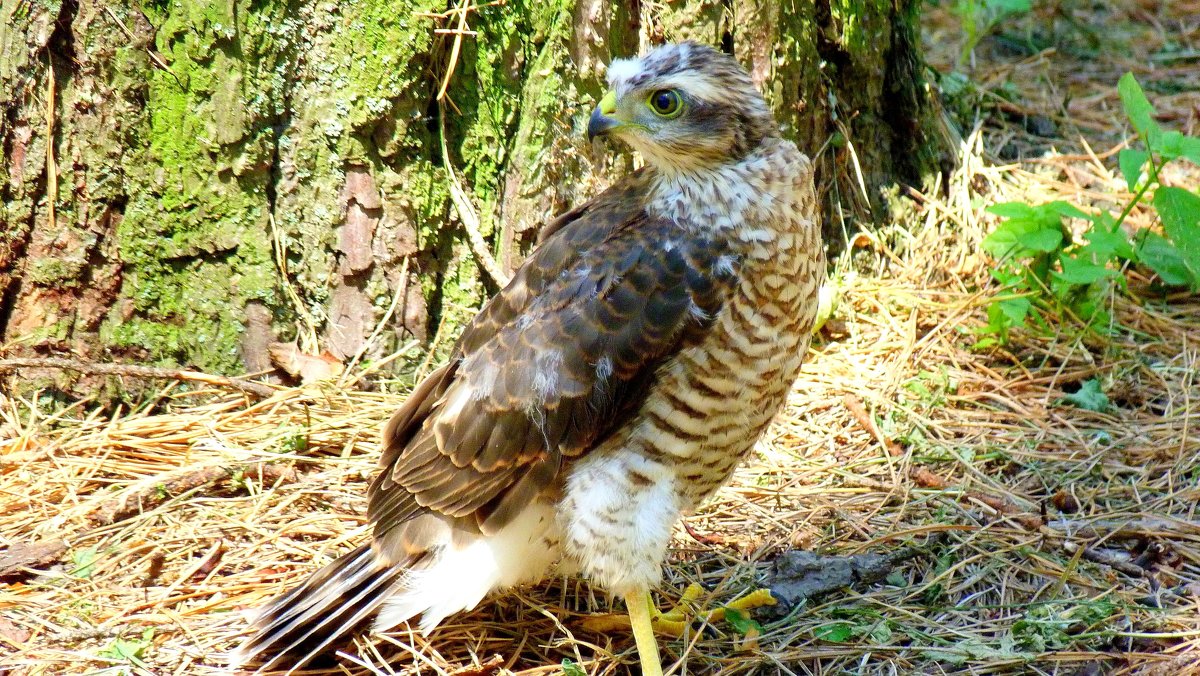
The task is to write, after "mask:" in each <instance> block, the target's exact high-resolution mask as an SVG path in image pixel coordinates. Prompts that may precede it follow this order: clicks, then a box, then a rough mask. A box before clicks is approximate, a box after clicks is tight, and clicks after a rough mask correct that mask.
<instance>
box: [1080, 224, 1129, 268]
mask: <svg viewBox="0 0 1200 676" xmlns="http://www.w3.org/2000/svg"><path fill="white" fill-rule="evenodd" d="M1087 239H1088V243H1087V245H1086V246H1084V247H1082V248H1081V249H1080V253H1081V254H1082V255H1085V256H1094V257H1095V260H1096V261H1097V262H1100V261H1104V262H1108V261H1111V260H1112V259H1113V257H1119V258H1126V259H1128V258H1133V247H1132V246H1131V245H1130V244H1129V236H1128V235H1126V234H1125V231H1124V230H1121V229H1120V228H1117V229H1116V230H1114V231H1112V232H1106V231H1104V230H1100V229H1094V230H1092V231H1090V232H1088V233H1087Z"/></svg>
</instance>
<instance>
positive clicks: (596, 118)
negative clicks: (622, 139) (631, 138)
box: [587, 107, 616, 143]
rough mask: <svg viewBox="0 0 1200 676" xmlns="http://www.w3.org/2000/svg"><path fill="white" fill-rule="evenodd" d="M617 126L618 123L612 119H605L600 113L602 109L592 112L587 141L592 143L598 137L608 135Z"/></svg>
mask: <svg viewBox="0 0 1200 676" xmlns="http://www.w3.org/2000/svg"><path fill="white" fill-rule="evenodd" d="M615 126H616V122H615V121H614V120H613V119H612V118H611V117H605V116H604V114H603V113H601V112H600V108H598V107H597V108H596V109H595V110H593V111H592V117H591V118H589V119H588V126H587V139H588V143H591V142H592V141H594V140H595V139H596V137H597V136H603V135H604V134H607V133H608V132H609V130H611V129H612V128H613V127H615Z"/></svg>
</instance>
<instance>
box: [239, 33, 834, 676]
mask: <svg viewBox="0 0 1200 676" xmlns="http://www.w3.org/2000/svg"><path fill="white" fill-rule="evenodd" d="M609 84H610V86H611V87H612V89H613V90H614V92H616V94H617V96H618V99H617V100H618V101H619V104H618V105H621V106H625V107H626V108H629V109H630V110H629V111H626V113H625V114H626V115H627V117H629V118H630V119H631V120H643V119H644V123H643V122H638V123H637V124H636V125H635V124H634V123H633V122H630V123H629V125H628V126H630V127H631V128H633V127H635V126H636V127H637V128H636V129H634V131H632V132H630V133H629V134H625V135H623V138H624V139H625V140H626V141H627V142H628V143H629V144H630V145H631V146H633V147H635V148H637V149H639V150H640V151H641V152H642V153H643V156H644V157H645V158H646V160H647V163H648V165H649V166H648V167H647V168H646V169H643V170H640V171H637V172H634V173H632V174H630V175H629V176H627V177H626V178H624V179H622V180H621V181H619V182H618V183H617V184H616V185H614V186H613V187H612V188H610V189H609V190H607V191H605V192H604V193H603V194H601V195H600V196H598V197H596V198H595V199H593V200H592V201H590V202H588V203H586V204H584V205H582V206H580V207H578V208H576V209H574V210H572V211H571V212H569V213H567V214H565V215H563V216H561V217H560V218H558V219H556V220H555V221H554V222H552V223H550V224H548V225H547V226H546V228H545V229H544V231H543V241H542V242H541V244H540V245H539V247H538V248H537V249H536V250H535V252H534V253H533V254H532V255H531V256H530V257H529V258H528V259H527V260H526V262H525V263H524V264H523V265H522V266H521V268H520V269H519V270H518V271H517V273H516V275H515V276H514V278H513V281H512V282H511V283H510V284H509V285H508V286H507V287H506V288H505V289H504V290H503V291H502V292H501V293H500V294H499V295H498V296H497V297H496V298H494V299H492V300H491V301H490V302H489V303H488V304H487V305H486V306H485V307H484V309H483V310H482V311H481V312H480V313H479V315H478V316H477V317H476V318H475V319H474V320H473V321H472V322H471V323H470V325H469V326H468V327H467V328H466V329H465V330H464V332H463V334H462V336H461V337H460V339H459V341H458V343H457V346H456V348H455V351H454V354H453V356H452V358H451V360H450V362H449V363H448V364H447V365H446V366H444V367H442V368H441V369H439V370H438V371H436V372H435V373H434V374H432V375H431V376H429V378H427V379H426V380H425V381H424V382H422V383H421V384H420V385H419V386H418V387H417V389H416V390H415V391H414V392H413V394H412V395H411V397H410V398H409V400H408V401H407V402H406V404H405V405H404V407H403V408H402V409H401V410H400V411H398V412H397V414H396V415H395V417H394V418H393V419H392V421H391V422H390V423H389V424H388V426H387V429H386V430H385V432H384V452H383V458H382V460H381V463H382V467H383V470H382V471H381V473H380V474H379V476H378V477H377V478H376V479H375V480H374V481H373V482H372V484H371V487H370V493H369V497H370V499H369V516H370V519H371V522H372V524H373V525H374V532H373V538H372V542H371V543H369V544H368V545H364V546H362V547H360V548H359V549H357V550H355V551H354V552H352V553H351V554H348V555H346V556H345V557H343V558H342V559H339V560H338V561H337V562H334V563H333V564H331V565H330V566H329V567H327V568H326V569H323V570H322V571H318V573H317V574H316V575H314V577H313V578H311V579H310V580H309V581H307V582H306V583H305V584H304V585H302V586H301V587H299V588H297V589H295V590H292V591H291V592H289V593H288V594H286V595H284V596H282V597H281V598H280V599H278V600H277V601H275V602H274V603H273V604H272V605H271V606H269V607H268V608H267V609H266V610H265V611H264V613H263V614H262V616H261V617H260V618H259V620H258V621H257V623H256V628H257V633H256V634H255V635H254V636H252V637H251V638H250V639H249V640H248V641H247V642H246V644H245V645H244V646H243V647H242V648H241V653H240V657H241V658H242V659H259V660H260V661H264V662H265V663H266V664H273V663H285V662H286V663H291V664H297V665H298V664H303V663H304V662H305V661H307V659H309V658H310V657H311V656H312V655H313V654H315V653H317V652H320V651H321V650H323V649H325V648H327V647H328V645H329V644H330V643H331V642H332V641H334V640H336V639H337V638H339V637H341V636H344V635H345V634H347V633H349V632H351V631H354V630H355V629H356V628H357V627H359V626H361V625H362V624H363V623H364V622H365V621H367V620H368V619H369V617H370V616H371V615H372V614H377V619H376V627H377V628H379V629H387V628H390V627H391V626H394V625H396V624H398V623H400V622H404V621H409V620H415V619H417V618H418V617H420V618H421V619H420V621H421V626H422V628H423V629H425V630H429V629H432V628H433V627H434V626H436V625H437V623H439V622H440V621H441V620H442V619H444V618H445V617H446V616H447V615H449V614H451V613H453V612H457V611H459V610H463V609H467V608H471V607H473V606H474V605H475V604H477V603H478V602H479V601H480V600H481V599H482V598H483V597H484V596H485V595H486V594H488V593H490V592H492V591H494V590H496V589H500V588H504V587H507V586H511V585H514V584H519V583H523V582H530V581H535V580H538V579H540V578H542V577H544V576H545V575H547V574H549V573H550V572H551V571H553V570H554V569H555V567H556V566H557V568H558V569H559V570H571V571H579V572H581V573H582V574H584V575H586V576H588V577H589V578H591V579H592V580H594V581H595V582H596V583H598V584H599V585H601V586H603V587H605V588H607V589H608V590H609V591H611V592H614V593H627V592H630V591H633V590H636V589H643V588H646V587H648V586H653V585H654V584H656V583H657V582H658V581H659V579H660V576H661V566H662V561H663V558H664V557H665V555H666V548H667V545H668V542H669V539H670V534H671V530H672V527H673V525H674V523H675V522H676V521H677V520H678V518H679V517H680V515H681V514H684V513H686V512H689V511H691V510H693V509H695V508H696V507H697V506H698V505H700V503H701V502H702V501H703V500H704V499H705V498H707V497H708V496H709V495H711V494H712V493H713V492H714V491H715V490H717V488H719V487H720V486H721V485H722V484H723V483H724V482H725V481H726V480H728V478H729V476H730V474H731V473H732V471H733V469H734V468H735V467H736V466H737V464H738V463H739V462H740V461H741V460H742V459H743V458H744V457H745V456H746V455H747V453H748V452H749V451H750V449H751V448H752V447H753V445H754V443H755V442H756V441H757V439H758V438H759V436H760V435H761V434H762V432H763V431H764V430H765V429H766V426H767V425H768V424H769V422H770V420H771V419H772V417H773V416H774V415H775V414H776V412H777V411H778V410H779V408H780V407H781V406H782V404H783V402H784V399H785V397H786V395H787V392H788V390H789V389H790V387H791V385H792V383H793V381H794V380H795V378H796V375H797V373H798V372H799V367H800V364H801V361H802V358H803V355H804V352H805V351H806V350H807V348H808V338H809V334H810V331H811V327H812V324H813V321H814V318H815V313H816V307H817V290H818V287H819V286H820V283H821V280H822V276H823V274H824V269H825V265H824V254H823V247H822V243H821V241H820V226H819V224H818V223H817V222H816V213H815V212H816V204H815V194H814V189H813V177H812V167H811V164H810V163H809V161H808V159H807V158H806V157H805V156H804V155H803V154H802V153H800V151H799V150H797V148H796V147H795V145H793V144H792V143H791V142H790V141H787V140H784V139H782V138H781V137H780V136H779V134H778V132H777V130H776V128H775V124H774V121H773V120H772V119H771V116H770V113H769V111H768V109H767V107H766V104H765V103H764V102H763V101H762V98H761V96H760V95H759V94H758V92H757V91H755V89H754V87H753V85H752V84H751V82H750V79H749V77H748V76H747V75H746V73H745V72H744V71H743V70H742V69H741V68H740V67H738V66H737V64H736V63H735V62H734V61H733V60H732V59H731V58H729V57H727V56H725V55H721V54H719V53H717V52H715V51H713V50H711V49H709V48H706V47H701V46H699V45H695V44H691V43H686V44H683V45H669V46H665V47H662V48H659V49H657V50H655V51H653V52H651V53H650V54H648V55H646V56H644V57H642V58H641V59H639V60H629V61H621V62H615V63H614V64H613V66H612V67H611V68H610V74H609ZM664 87H670V88H672V90H673V91H679V92H680V93H681V96H683V101H684V103H685V104H686V105H687V109H686V110H684V112H683V113H682V114H681V115H679V117H678V120H679V121H677V122H676V121H674V120H671V121H656V120H655V118H653V117H645V116H644V115H643V111H642V110H641V109H639V108H637V106H638V105H639V103H638V102H639V101H641V100H643V99H644V98H645V92H646V91H657V90H661V89H662V88H664ZM614 114H616V113H614ZM638 116H643V117H638Z"/></svg>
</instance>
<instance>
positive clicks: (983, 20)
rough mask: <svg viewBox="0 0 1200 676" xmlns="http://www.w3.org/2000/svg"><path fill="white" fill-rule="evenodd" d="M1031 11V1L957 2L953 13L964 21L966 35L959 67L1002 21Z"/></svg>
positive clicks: (981, 0) (961, 0)
mask: <svg viewBox="0 0 1200 676" xmlns="http://www.w3.org/2000/svg"><path fill="white" fill-rule="evenodd" d="M1030 9H1031V6H1030V0H955V3H954V7H953V9H952V10H951V11H952V12H954V14H955V15H956V16H957V17H958V18H959V20H960V21H962V28H963V33H964V34H965V35H966V41H965V42H963V46H962V50H961V51H960V52H959V55H958V65H959V67H960V68H961V67H962V65H963V64H964V63H966V62H967V57H969V56H970V55H971V52H972V51H974V50H975V47H976V46H977V45H978V44H979V41H980V40H982V39H984V38H985V37H987V36H988V35H990V34H991V32H992V31H993V30H995V29H996V26H997V25H999V24H1000V22H1001V21H1003V20H1005V19H1007V18H1008V17H1011V16H1017V15H1020V14H1026V13H1028V12H1029V10H1030Z"/></svg>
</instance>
